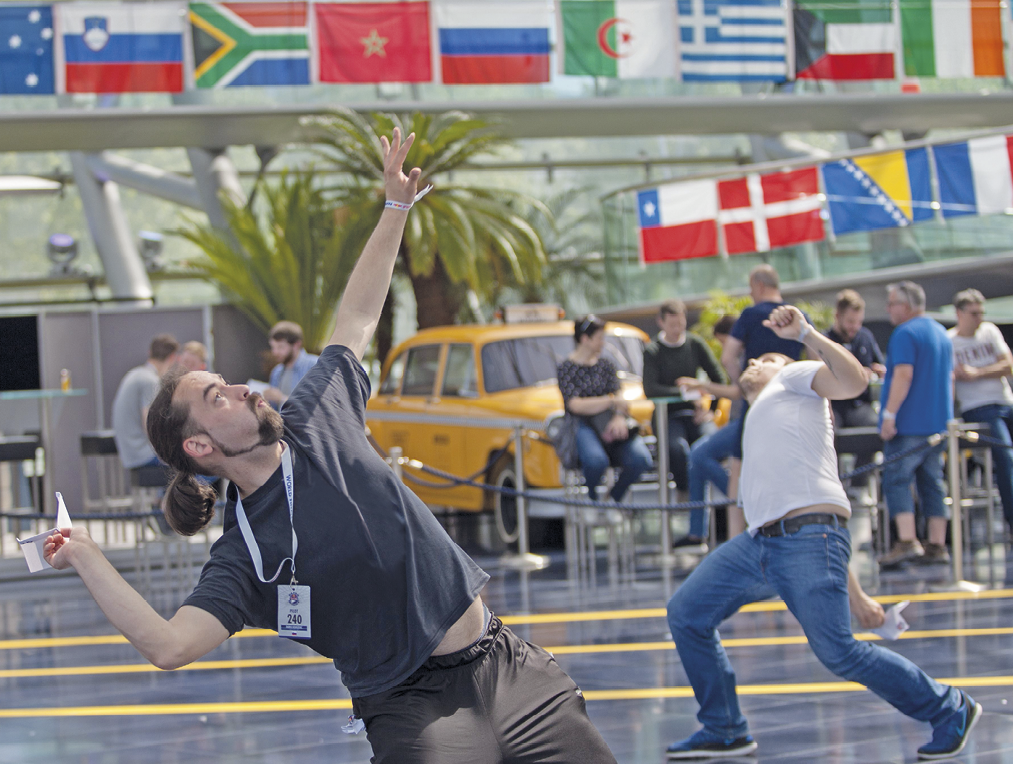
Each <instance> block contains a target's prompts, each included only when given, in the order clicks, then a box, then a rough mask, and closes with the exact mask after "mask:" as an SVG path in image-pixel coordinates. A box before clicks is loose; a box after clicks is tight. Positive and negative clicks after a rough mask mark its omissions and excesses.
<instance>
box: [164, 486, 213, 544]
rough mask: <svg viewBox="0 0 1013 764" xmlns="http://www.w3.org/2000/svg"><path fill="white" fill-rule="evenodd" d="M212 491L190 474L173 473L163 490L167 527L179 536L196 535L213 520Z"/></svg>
mask: <svg viewBox="0 0 1013 764" xmlns="http://www.w3.org/2000/svg"><path fill="white" fill-rule="evenodd" d="M217 499H218V494H217V493H216V492H215V489H214V488H212V487H211V486H209V485H208V484H207V483H204V482H202V481H200V480H198V479H197V476H196V475H194V474H192V473H190V472H179V471H176V472H174V473H173V475H172V480H170V481H169V485H168V487H167V488H166V489H165V499H164V500H163V502H162V512H163V514H164V515H165V519H166V522H168V523H169V527H170V528H172V529H173V530H174V531H176V533H178V534H180V535H181V536H193V535H194V534H195V533H200V531H202V530H203V529H204V528H206V527H207V525H208V523H210V522H211V518H213V517H214V516H215V501H216V500H217Z"/></svg>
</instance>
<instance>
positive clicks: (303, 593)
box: [45, 128, 616, 764]
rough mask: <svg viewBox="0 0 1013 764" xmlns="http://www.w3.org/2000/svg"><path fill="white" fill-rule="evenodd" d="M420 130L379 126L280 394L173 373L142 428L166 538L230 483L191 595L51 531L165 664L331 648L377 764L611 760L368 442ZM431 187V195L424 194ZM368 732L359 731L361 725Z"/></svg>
mask: <svg viewBox="0 0 1013 764" xmlns="http://www.w3.org/2000/svg"><path fill="white" fill-rule="evenodd" d="M413 140H414V134H412V135H409V136H408V138H407V139H406V140H405V142H404V143H403V144H402V143H401V134H400V130H399V128H394V137H393V140H392V141H391V142H388V140H387V137H386V136H383V137H381V139H380V146H381V148H382V161H383V166H384V185H385V191H386V197H387V201H386V204H385V205H384V210H383V212H382V214H381V216H380V220H379V222H378V223H377V226H376V228H375V229H374V231H373V234H372V235H371V236H370V238H369V241H368V242H367V243H366V246H365V249H364V250H363V252H362V255H361V257H360V258H359V261H358V263H356V265H355V268H354V269H353V271H352V274H351V276H350V277H349V279H348V284H347V287H346V288H345V291H344V295H343V296H342V299H341V304H340V306H339V307H338V312H337V317H336V322H335V329H334V333H333V334H332V335H331V338H330V341H329V343H328V345H327V347H326V348H325V350H324V352H323V354H322V355H321V357H320V361H319V363H317V365H316V366H314V367H313V368H312V369H311V370H310V371H309V373H307V375H306V377H305V378H304V379H303V381H302V383H301V384H299V385H298V386H297V387H296V389H295V390H294V391H293V393H292V396H291V397H290V398H289V399H288V401H287V402H286V404H285V406H284V407H283V414H284V418H283V417H282V414H279V413H278V412H276V411H274V410H273V409H272V408H271V407H270V406H268V405H267V402H266V401H265V400H264V399H263V398H262V397H261V396H259V395H257V394H256V393H253V394H251V393H250V389H249V388H248V387H247V386H246V385H230V384H228V383H226V382H225V380H223V379H222V378H221V377H220V376H219V375H215V374H210V373H208V372H189V373H186V374H175V375H170V376H169V377H168V378H167V379H166V381H165V383H164V384H163V386H162V388H161V390H160V391H159V394H158V396H157V397H156V399H155V401H154V402H153V403H152V407H151V413H150V416H149V421H148V429H149V433H150V434H151V439H152V442H153V443H154V444H155V448H156V451H158V453H159V455H160V456H161V457H162V458H163V459H164V460H165V462H166V463H167V464H168V465H169V466H170V467H171V468H172V469H173V470H175V474H174V475H173V478H172V481H171V482H170V484H169V488H168V490H167V493H166V498H165V503H164V511H165V513H166V517H167V519H168V520H169V522H170V524H171V525H172V526H173V527H174V528H175V529H176V530H177V531H179V532H181V533H184V534H190V535H192V534H193V533H195V532H197V531H199V530H200V529H201V528H203V527H205V526H206V525H207V523H209V522H210V520H211V516H212V514H213V512H214V503H215V495H214V492H213V491H212V490H210V489H209V488H207V487H206V486H201V485H200V484H199V483H198V481H197V480H196V478H195V474H196V473H198V472H206V473H211V474H216V475H219V476H221V477H226V478H228V479H229V481H230V482H231V487H230V489H229V492H228V495H227V504H226V508H225V521H224V525H223V532H222V536H221V537H220V538H219V539H218V541H216V542H215V544H214V546H213V547H212V548H211V558H210V560H209V561H208V562H207V564H206V565H205V566H204V570H203V571H202V572H201V577H200V581H199V582H198V584H197V586H196V588H195V589H194V592H193V593H192V594H191V595H190V597H188V598H187V599H186V601H185V602H184V603H183V605H182V607H180V609H179V610H178V611H177V612H176V614H175V615H174V616H173V617H172V618H171V619H169V620H166V619H164V618H162V616H160V615H159V614H158V613H157V612H155V611H154V610H153V609H152V608H151V607H150V606H149V605H148V604H147V603H146V602H145V601H144V600H143V599H142V598H141V596H140V595H139V594H138V593H137V592H136V591H135V590H134V589H132V588H131V587H130V586H129V585H128V584H127V583H126V581H125V580H124V579H123V578H122V577H121V576H120V575H119V574H118V573H117V572H116V570H115V569H114V568H113V567H112V566H111V565H110V564H109V563H108V562H107V561H106V559H105V557H104V556H103V555H102V553H101V551H100V550H99V549H98V547H97V546H96V545H95V544H94V542H92V541H91V538H90V537H89V535H88V532H87V529H86V528H85V527H84V526H75V527H74V528H73V529H63V530H60V531H57V532H54V533H53V534H52V535H51V536H50V537H49V539H48V540H47V542H46V544H45V556H46V559H47V561H49V562H50V564H51V565H52V566H53V567H54V568H57V569H63V568H67V567H69V566H73V567H74V568H75V569H76V570H77V572H78V574H79V575H80V576H81V578H82V579H84V581H85V584H86V585H87V587H88V590H89V591H90V592H91V593H92V595H93V596H94V597H95V600H96V601H97V602H98V604H99V607H100V608H101V609H102V611H103V612H104V613H105V614H106V616H107V617H108V618H109V619H110V620H111V621H112V623H113V625H114V626H115V627H116V628H117V629H119V630H120V631H121V632H122V633H123V634H124V635H125V636H126V637H127V639H129V640H130V642H131V643H132V644H133V645H134V646H135V647H136V648H137V649H138V650H139V651H140V652H141V653H142V654H143V655H144V656H145V657H146V658H147V659H148V660H150V661H151V662H152V663H154V664H155V665H156V666H159V667H160V668H165V669H171V668H177V667H179V666H182V665H186V664H188V663H191V662H192V661H194V660H196V659H198V658H200V657H201V656H203V655H205V654H207V653H208V652H210V651H211V650H213V649H214V648H216V647H217V646H218V645H220V644H221V643H222V642H224V641H225V640H226V639H228V638H229V636H230V635H231V634H234V633H235V632H237V631H239V630H240V629H242V628H243V627H244V625H251V626H257V627H262V628H274V629H277V630H278V632H279V635H282V636H286V637H289V638H296V639H301V640H302V641H303V643H304V644H306V645H308V646H309V647H310V648H312V649H313V650H316V651H317V652H319V653H320V654H322V655H325V656H327V657H328V658H331V659H333V660H334V663H335V666H336V667H337V668H338V669H339V670H340V671H341V678H342V681H343V682H344V684H345V686H346V687H347V688H348V691H349V693H350V694H351V696H352V711H353V714H354V717H355V719H354V720H350V724H349V730H350V731H357V730H356V727H358V726H359V724H360V723H361V724H363V725H364V726H365V730H366V735H367V737H368V739H369V743H370V745H371V746H372V749H373V758H372V759H371V761H373V762H376V764H475V762H502V763H503V764H529V763H530V764H534V762H548V763H551V764H572V762H581V764H585V763H586V764H615V761H616V760H615V757H614V756H612V754H611V753H610V752H609V750H608V746H607V745H606V744H605V741H604V740H603V739H602V737H601V735H600V734H599V733H598V731H597V730H596V729H595V728H594V725H593V724H591V721H590V719H589V718H588V716H587V710H586V708H585V704H584V698H583V695H582V693H581V691H580V689H579V688H578V687H577V685H576V684H574V683H573V681H572V680H571V679H570V678H569V677H568V676H567V675H566V674H564V673H563V671H562V670H561V669H560V668H559V667H558V666H557V665H556V662H555V661H554V660H553V659H552V656H550V655H549V654H548V653H547V652H545V651H544V650H542V649H540V648H538V647H535V646H534V645H530V644H528V643H527V642H524V641H523V640H521V639H519V638H518V637H517V636H516V635H514V634H513V632H511V631H510V629H508V628H507V627H506V626H504V625H503V623H502V621H500V620H499V619H498V618H496V617H495V616H494V615H492V614H491V613H490V612H489V611H488V609H487V608H486V607H485V605H484V604H483V603H482V599H481V597H480V596H479V593H480V592H481V590H482V588H483V587H484V586H485V584H486V582H487V581H488V579H489V576H488V575H487V574H486V573H485V572H484V571H483V570H482V569H481V568H479V567H478V566H477V565H476V564H475V563H474V561H472V560H471V558H470V557H468V555H467V554H465V553H464V551H463V550H462V549H461V548H460V547H458V546H457V545H456V544H455V543H454V542H453V541H451V539H450V537H449V536H448V535H447V534H446V531H444V529H443V527H442V526H441V525H440V523H439V522H438V521H437V520H436V518H435V516H434V515H433V513H432V511H431V510H430V509H429V508H428V507H427V506H426V505H425V504H423V503H422V502H421V501H420V500H419V498H418V497H417V496H416V495H415V494H414V493H412V491H411V489H409V488H408V487H407V486H406V485H405V484H404V483H403V482H402V481H401V480H400V479H399V478H398V477H397V475H396V474H395V473H394V471H393V470H392V469H390V467H389V465H387V463H386V462H384V460H383V459H381V458H380V456H379V455H378V454H377V453H376V452H375V451H374V450H373V448H372V446H371V445H370V443H369V440H368V439H367V436H366V402H367V399H368V398H369V392H370V386H369V378H368V377H367V376H366V373H365V371H364V370H363V368H362V365H361V359H362V355H363V353H364V352H365V351H366V348H367V347H368V345H369V342H370V341H371V339H372V336H373V333H374V331H375V330H376V326H377V323H378V322H379V320H380V311H381V309H382V307H383V302H384V299H385V298H386V296H387V292H388V290H389V288H390V280H391V276H392V274H393V270H394V263H395V260H396V259H397V254H398V249H399V247H400V243H401V238H402V235H403V233H404V227H405V223H406V222H407V219H408V213H409V210H410V209H411V207H412V205H413V203H414V202H415V201H416V200H417V196H418V195H417V194H416V190H417V184H418V179H419V176H420V175H421V170H420V169H419V168H417V167H416V168H414V169H413V170H411V172H410V173H409V174H408V175H405V174H404V172H403V171H402V164H403V162H404V159H405V156H406V155H407V153H408V150H409V149H410V148H411V145H412V142H413ZM423 193H425V192H423ZM360 729H361V727H360Z"/></svg>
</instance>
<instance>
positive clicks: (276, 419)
mask: <svg viewBox="0 0 1013 764" xmlns="http://www.w3.org/2000/svg"><path fill="white" fill-rule="evenodd" d="M262 400H263V397H262V396H261V395H260V393H250V395H249V397H248V398H247V399H246V403H247V405H248V406H249V407H250V410H251V411H252V412H253V414H254V416H256V417H257V422H258V426H257V442H256V443H254V444H253V445H251V446H247V447H245V448H238V449H236V448H230V447H229V446H226V445H225V444H224V443H222V442H220V441H218V440H217V439H216V438H215V437H214V436H213V435H211V434H210V433H208V437H209V438H211V442H212V443H214V444H215V448H217V449H218V450H219V451H220V452H221V453H222V456H229V457H232V456H242V455H243V454H248V453H250V452H251V451H255V450H256V449H258V448H261V447H262V446H273V445H274V444H275V443H277V442H278V441H279V440H281V436H282V434H283V433H284V431H285V428H284V423H283V420H282V418H281V414H279V413H278V412H277V411H275V410H274V409H273V408H271V406H269V405H268V406H264V407H259V406H258V404H259V403H260V401H262Z"/></svg>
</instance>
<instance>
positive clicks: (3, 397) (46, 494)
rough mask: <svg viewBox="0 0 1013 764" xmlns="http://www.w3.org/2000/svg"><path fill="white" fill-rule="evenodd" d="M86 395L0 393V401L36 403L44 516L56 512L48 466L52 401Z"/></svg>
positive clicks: (80, 390)
mask: <svg viewBox="0 0 1013 764" xmlns="http://www.w3.org/2000/svg"><path fill="white" fill-rule="evenodd" d="M87 394H88V391H87V390H85V389H83V388H72V389H70V390H9V391H7V392H3V393H0V401H29V400H35V401H38V404H39V431H40V436H41V438H42V452H43V454H44V455H45V459H46V468H45V470H44V471H43V473H42V501H41V502H40V503H39V506H41V507H42V511H43V513H44V514H53V513H55V512H56V505H55V498H54V496H53V485H52V474H53V470H52V467H51V464H50V460H51V459H52V454H53V450H52V448H51V445H52V442H53V435H52V421H53V401H54V400H55V401H57V402H59V401H62V400H64V399H65V398H78V397H80V396H83V395H87Z"/></svg>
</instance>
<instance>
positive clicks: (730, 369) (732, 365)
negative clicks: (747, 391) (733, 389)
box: [721, 337, 746, 385]
mask: <svg viewBox="0 0 1013 764" xmlns="http://www.w3.org/2000/svg"><path fill="white" fill-rule="evenodd" d="M745 347H746V346H745V345H743V344H742V340H738V339H736V338H735V337H729V338H728V339H727V340H725V346H724V349H723V350H722V351H721V365H722V366H724V367H725V373H726V374H728V381H729V382H731V383H732V384H733V385H734V384H735V381H736V380H737V379H738V378H739V375H740V374H741V373H742V351H743V350H745Z"/></svg>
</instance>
